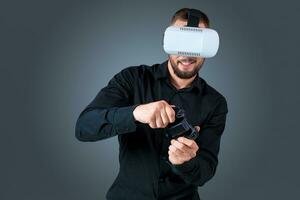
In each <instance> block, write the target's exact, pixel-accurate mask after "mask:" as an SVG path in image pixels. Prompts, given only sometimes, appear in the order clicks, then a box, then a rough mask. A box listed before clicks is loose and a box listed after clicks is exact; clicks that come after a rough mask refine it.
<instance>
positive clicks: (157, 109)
mask: <svg viewBox="0 0 300 200" xmlns="http://www.w3.org/2000/svg"><path fill="white" fill-rule="evenodd" d="M187 12H188V9H187V8H184V9H180V10H179V11H177V12H176V13H175V15H174V16H173V17H172V20H171V24H172V25H176V26H186V25H187ZM199 12H200V13H201V18H200V21H199V27H209V20H208V18H207V16H206V15H205V14H204V13H203V12H201V11H199ZM203 63H204V58H201V57H184V56H175V55H169V59H168V60H167V61H165V62H163V63H162V64H155V65H152V66H146V65H141V66H133V67H128V68H126V69H124V70H122V71H121V72H119V73H118V74H116V75H115V76H114V77H113V78H112V79H111V80H110V82H109V83H108V85H107V86H106V87H104V88H103V89H102V90H101V91H100V92H99V93H98V94H97V96H96V97H95V99H94V100H93V101H92V102H91V103H90V104H89V105H88V106H87V107H86V108H85V109H84V110H83V111H82V112H81V114H80V116H79V118H78V120H77V123H76V137H77V138H78V139H79V140H80V141H98V140H102V139H105V138H109V137H113V136H118V140H119V145H120V148H119V151H120V152H119V153H120V156H119V162H120V172H119V174H118V176H117V178H116V180H115V181H114V183H113V184H112V186H111V187H110V189H109V191H108V192H107V195H106V197H107V199H122V200H126V199H130V200H134V199H138V200H144V199H145V200H147V199H199V196H198V191H197V188H198V186H202V185H203V184H204V183H206V182H207V181H208V180H210V179H211V178H212V177H213V176H214V174H215V172H216V167H217V164H218V158H217V156H218V152H219V146H220V139H221V135H222V133H223V131H224V127H225V121H226V114H227V112H228V111H227V103H226V100H225V98H224V96H222V95H221V94H220V93H219V92H217V91H216V90H215V89H214V88H212V87H211V86H209V85H208V84H207V83H206V82H205V81H204V80H203V79H202V78H200V77H199V76H198V71H199V70H200V68H201V67H202V65H203ZM174 106H176V107H180V108H183V109H184V111H185V115H186V118H187V120H188V121H189V123H191V124H192V125H193V126H195V127H196V129H197V130H198V131H199V137H198V138H197V139H196V140H191V139H187V138H185V137H179V138H177V139H170V138H169V137H167V136H168V135H167V134H166V129H167V128H168V127H169V126H168V125H171V124H172V123H173V122H174V120H175V111H174ZM167 126H168V127H167Z"/></svg>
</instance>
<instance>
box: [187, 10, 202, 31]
mask: <svg viewBox="0 0 300 200" xmlns="http://www.w3.org/2000/svg"><path fill="white" fill-rule="evenodd" d="M199 21H200V13H199V12H198V11H197V10H195V9H189V11H188V24H187V26H189V27H198V24H199Z"/></svg>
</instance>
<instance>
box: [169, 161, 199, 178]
mask: <svg viewBox="0 0 300 200" xmlns="http://www.w3.org/2000/svg"><path fill="white" fill-rule="evenodd" d="M170 165H171V168H172V169H173V171H174V172H175V173H176V174H185V173H188V172H191V171H193V170H194V169H195V167H196V165H197V158H196V157H194V158H192V159H191V160H189V161H187V162H184V163H182V164H179V165H174V164H172V163H170Z"/></svg>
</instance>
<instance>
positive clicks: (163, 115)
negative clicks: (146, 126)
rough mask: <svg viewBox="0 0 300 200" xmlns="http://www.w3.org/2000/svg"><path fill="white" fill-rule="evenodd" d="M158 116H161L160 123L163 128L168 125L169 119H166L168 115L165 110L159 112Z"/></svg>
mask: <svg viewBox="0 0 300 200" xmlns="http://www.w3.org/2000/svg"><path fill="white" fill-rule="evenodd" d="M160 116H161V119H162V122H163V124H164V127H166V126H167V125H168V124H169V118H168V115H167V113H166V110H165V109H162V110H161V113H160Z"/></svg>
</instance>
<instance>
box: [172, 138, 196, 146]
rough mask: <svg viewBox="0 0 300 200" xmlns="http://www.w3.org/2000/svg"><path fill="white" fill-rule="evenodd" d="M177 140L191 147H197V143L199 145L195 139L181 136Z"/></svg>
mask: <svg viewBox="0 0 300 200" xmlns="http://www.w3.org/2000/svg"><path fill="white" fill-rule="evenodd" d="M177 140H178V141H179V142H181V143H183V144H185V145H187V146H189V147H190V148H195V145H196V146H198V145H197V144H196V142H195V141H194V140H190V139H187V138H185V137H179V138H178V139H177Z"/></svg>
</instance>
